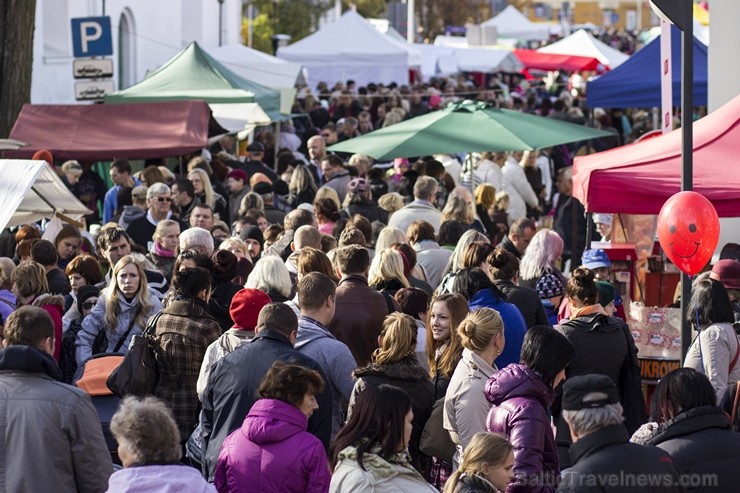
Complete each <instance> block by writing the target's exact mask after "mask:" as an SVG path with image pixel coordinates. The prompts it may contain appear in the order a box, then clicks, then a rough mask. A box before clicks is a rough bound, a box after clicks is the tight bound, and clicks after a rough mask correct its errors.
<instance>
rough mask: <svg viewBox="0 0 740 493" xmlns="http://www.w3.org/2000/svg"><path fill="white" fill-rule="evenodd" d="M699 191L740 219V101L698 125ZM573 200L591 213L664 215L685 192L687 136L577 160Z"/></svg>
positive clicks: (696, 167) (667, 137) (726, 213)
mask: <svg viewBox="0 0 740 493" xmlns="http://www.w3.org/2000/svg"><path fill="white" fill-rule="evenodd" d="M693 156H694V173H693V178H694V191H695V192H698V193H700V194H702V195H704V196H705V197H706V198H708V199H709V200H710V201H711V202H712V204H714V207H715V208H716V209H717V213H718V214H719V215H720V217H740V96H737V97H735V99H733V100H732V101H730V102H729V103H727V104H725V105H724V106H722V107H721V108H719V109H717V110H715V111H714V112H713V113H711V114H710V115H708V116H705V117H704V118H702V119H701V120H699V121H697V122H696V123H694V152H693ZM573 169H574V173H573V195H574V196H575V197H577V198H578V199H579V200H580V201H581V202H582V203H583V204H584V205H585V206H586V210H587V211H590V212H612V213H620V212H621V213H625V214H658V212H660V208H661V207H662V206H663V203H665V201H666V200H668V198H669V197H670V196H671V195H673V194H675V193H678V192H680V191H681V131H680V130H676V131H673V132H671V133H669V134H668V135H663V136H660V137H655V138H653V139H649V140H645V141H642V142H638V143H636V144H631V145H628V146H624V147H618V148H616V149H612V150H609V151H605V152H599V153H597V154H592V155H590V156H584V157H577V158H576V159H575V165H574V168H573Z"/></svg>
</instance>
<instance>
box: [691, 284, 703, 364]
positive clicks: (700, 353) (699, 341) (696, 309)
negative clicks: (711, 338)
mask: <svg viewBox="0 0 740 493" xmlns="http://www.w3.org/2000/svg"><path fill="white" fill-rule="evenodd" d="M693 277H694V276H689V280H690V281H692V283H693ZM694 312H695V313H696V334H697V335H696V339H697V342H698V343H699V368H701V369H702V373H704V374H705V375H706V374H707V372H706V369H705V368H704V355H703V354H702V350H701V328H700V327H699V304H698V303H697V304H696V306H695V307H694Z"/></svg>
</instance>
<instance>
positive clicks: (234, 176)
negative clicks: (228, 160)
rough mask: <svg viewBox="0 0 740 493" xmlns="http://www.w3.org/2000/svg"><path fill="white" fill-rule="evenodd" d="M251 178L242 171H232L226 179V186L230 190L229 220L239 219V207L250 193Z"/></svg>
mask: <svg viewBox="0 0 740 493" xmlns="http://www.w3.org/2000/svg"><path fill="white" fill-rule="evenodd" d="M248 182H249V177H248V176H247V172H246V171H244V170H241V169H235V170H232V171H231V172H230V173H229V174H228V175H227V177H226V186H227V188H228V189H229V218H230V219H231V220H232V221H236V219H237V218H238V217H239V207H240V206H241V205H242V199H243V198H244V196H245V195H246V194H247V193H249V186H248V185H247V183H248Z"/></svg>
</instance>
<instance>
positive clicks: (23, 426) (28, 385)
mask: <svg viewBox="0 0 740 493" xmlns="http://www.w3.org/2000/svg"><path fill="white" fill-rule="evenodd" d="M4 335H5V339H4V340H3V344H2V345H3V349H2V350H0V416H2V419H0V437H1V438H0V481H1V483H0V491H4V492H8V493H16V492H17V493H26V492H31V491H54V492H55V493H66V492H69V493H77V492H91V493H92V492H102V491H105V490H106V488H107V485H108V477H109V476H110V475H111V473H112V472H113V466H112V463H111V457H110V454H109V453H108V447H107V446H106V444H105V439H104V438H103V430H102V427H101V426H100V419H99V417H98V414H97V413H96V412H95V408H94V407H93V405H92V403H91V402H90V397H89V396H88V395H87V394H86V393H85V392H84V391H83V390H81V389H78V388H77V387H72V386H71V385H66V384H64V383H61V382H60V380H61V377H62V372H61V370H60V369H59V367H58V366H57V364H56V362H55V361H54V358H52V356H51V355H52V354H53V353H54V323H53V322H52V320H51V317H50V316H49V314H48V313H46V312H45V311H44V310H42V309H41V308H37V307H33V306H24V307H21V308H19V309H18V310H16V311H15V312H13V313H12V314H11V315H10V316H9V317H8V320H7V321H6V323H5V334H4Z"/></svg>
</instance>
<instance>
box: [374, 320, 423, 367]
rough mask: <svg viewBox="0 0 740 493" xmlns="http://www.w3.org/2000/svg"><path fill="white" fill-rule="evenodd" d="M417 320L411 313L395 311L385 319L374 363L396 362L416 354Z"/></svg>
mask: <svg viewBox="0 0 740 493" xmlns="http://www.w3.org/2000/svg"><path fill="white" fill-rule="evenodd" d="M416 330H417V329H416V322H415V321H414V318H413V317H412V316H411V315H406V314H405V313H400V312H394V313H391V314H390V315H388V316H387V317H385V320H383V331H382V332H381V333H380V347H379V348H378V349H376V350H375V351H373V363H375V364H376V365H384V364H388V363H395V362H396V361H399V360H401V359H403V358H405V357H406V356H410V355H413V354H415V350H416Z"/></svg>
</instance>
